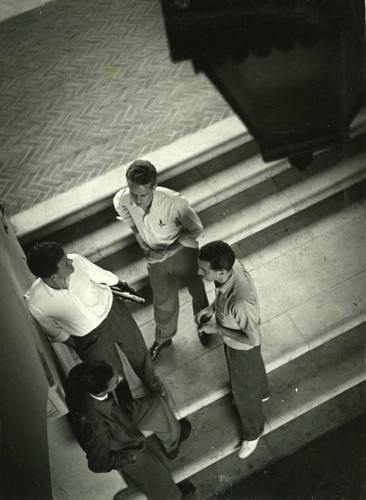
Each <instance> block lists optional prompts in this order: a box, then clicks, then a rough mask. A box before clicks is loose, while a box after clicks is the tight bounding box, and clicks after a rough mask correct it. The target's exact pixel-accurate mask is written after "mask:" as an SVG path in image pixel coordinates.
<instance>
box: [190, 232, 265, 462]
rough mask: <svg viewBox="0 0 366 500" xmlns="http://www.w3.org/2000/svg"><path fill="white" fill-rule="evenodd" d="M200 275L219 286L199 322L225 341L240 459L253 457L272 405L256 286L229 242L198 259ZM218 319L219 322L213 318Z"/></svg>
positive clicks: (215, 243) (202, 252) (219, 243)
mask: <svg viewBox="0 0 366 500" xmlns="http://www.w3.org/2000/svg"><path fill="white" fill-rule="evenodd" d="M198 267H199V271H198V272H199V274H200V276H202V277H203V278H204V279H205V280H207V281H211V282H215V285H216V298H215V300H214V301H213V303H212V304H211V305H210V306H209V307H206V308H205V309H203V310H202V311H200V312H199V314H197V316H196V321H197V324H198V325H199V326H200V331H201V332H205V333H206V334H214V333H216V334H218V335H220V337H222V340H223V342H224V348H225V356H226V361H227V364H228V368H229V376H230V382H231V389H232V393H233V397H234V402H235V404H236V407H237V409H238V413H239V416H240V420H241V427H242V439H243V441H242V444H241V447H240V450H239V458H242V459H244V458H246V457H248V456H249V455H250V454H251V453H253V451H254V450H255V448H256V447H257V444H258V441H259V439H260V437H261V435H262V433H263V428H264V416H263V408H262V402H263V401H267V400H268V399H269V387H268V381H267V375H266V370H265V367H264V364H263V359H262V355H261V334H260V331H259V324H260V314H259V304H258V298H257V292H256V290H255V287H254V283H253V280H252V278H251V276H250V274H249V273H248V271H247V270H246V269H245V268H244V266H243V264H242V263H241V262H240V261H238V260H236V259H235V254H234V252H233V250H232V249H231V248H230V246H229V245H228V244H227V243H225V242H224V241H212V242H211V243H207V244H206V245H204V246H203V247H202V248H201V249H200V251H199V253H198ZM213 314H215V321H213V320H210V318H211V317H212V316H213Z"/></svg>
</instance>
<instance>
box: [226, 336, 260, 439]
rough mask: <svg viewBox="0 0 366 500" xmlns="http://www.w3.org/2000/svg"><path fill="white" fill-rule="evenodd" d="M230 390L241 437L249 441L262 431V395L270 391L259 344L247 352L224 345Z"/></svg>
mask: <svg viewBox="0 0 366 500" xmlns="http://www.w3.org/2000/svg"><path fill="white" fill-rule="evenodd" d="M224 347H225V356H226V361H227V364H228V368H229V375H230V382H231V390H232V393H233V397H234V401H235V404H236V408H237V410H238V413H239V416H240V421H241V427H242V439H243V440H246V441H252V440H254V439H257V438H258V437H259V436H260V435H261V434H262V432H263V428H264V416H263V404H262V396H265V395H267V394H268V393H269V386H268V380H267V374H266V370H265V367H264V363H263V359H262V355H261V348H260V346H256V347H253V348H252V349H250V350H248V351H239V350H237V349H232V348H231V347H229V346H227V345H226V344H224Z"/></svg>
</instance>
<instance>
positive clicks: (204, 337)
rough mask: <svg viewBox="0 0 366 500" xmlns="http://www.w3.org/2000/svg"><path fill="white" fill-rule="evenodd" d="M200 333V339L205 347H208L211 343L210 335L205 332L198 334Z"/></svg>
mask: <svg viewBox="0 0 366 500" xmlns="http://www.w3.org/2000/svg"><path fill="white" fill-rule="evenodd" d="M197 333H198V338H199V341H200V342H201V344H202V345H203V347H208V346H209V343H210V335H209V334H208V333H205V332H201V333H200V332H197Z"/></svg>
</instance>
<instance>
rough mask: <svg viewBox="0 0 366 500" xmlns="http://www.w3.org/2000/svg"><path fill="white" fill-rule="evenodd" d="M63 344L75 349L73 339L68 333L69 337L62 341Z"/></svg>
mask: <svg viewBox="0 0 366 500" xmlns="http://www.w3.org/2000/svg"><path fill="white" fill-rule="evenodd" d="M62 343H63V344H66V345H67V347H72V348H73V349H75V339H74V338H73V337H72V336H71V335H70V337H69V338H68V339H66V340H64V341H63V342H62Z"/></svg>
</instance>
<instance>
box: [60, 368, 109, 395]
mask: <svg viewBox="0 0 366 500" xmlns="http://www.w3.org/2000/svg"><path fill="white" fill-rule="evenodd" d="M112 377H113V368H112V367H111V365H109V364H108V363H105V362H104V361H98V360H89V361H85V362H84V363H81V364H79V365H76V366H74V368H72V369H71V370H70V373H69V376H68V379H67V384H66V386H67V387H68V388H69V389H70V390H72V389H81V390H83V391H85V392H90V393H91V394H99V393H101V392H104V391H105V390H106V388H107V386H108V382H109V381H110V380H111V378H112Z"/></svg>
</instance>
